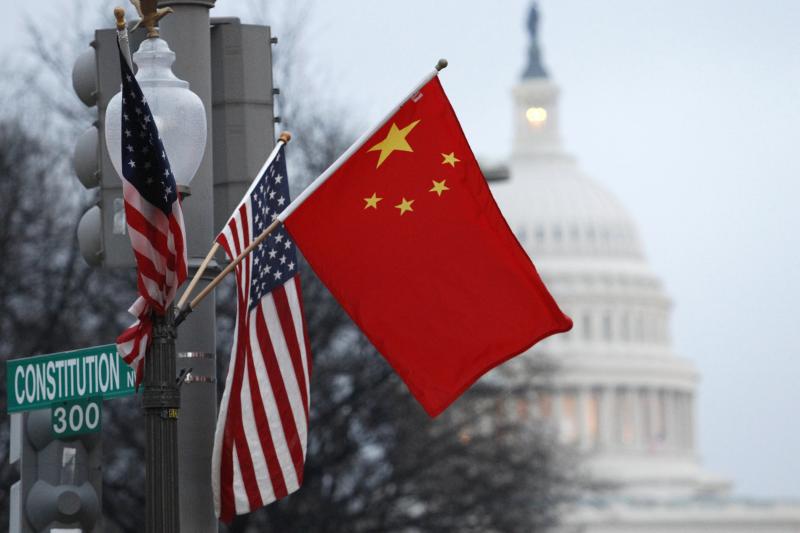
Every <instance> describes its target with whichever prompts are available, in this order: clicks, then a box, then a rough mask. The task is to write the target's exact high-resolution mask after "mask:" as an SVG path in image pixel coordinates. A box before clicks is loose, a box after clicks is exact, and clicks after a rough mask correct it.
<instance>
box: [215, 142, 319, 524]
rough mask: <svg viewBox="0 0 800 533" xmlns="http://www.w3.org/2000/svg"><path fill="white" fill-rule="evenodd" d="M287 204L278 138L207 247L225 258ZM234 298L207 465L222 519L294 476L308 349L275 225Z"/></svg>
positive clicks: (286, 488) (293, 485) (241, 274)
mask: <svg viewBox="0 0 800 533" xmlns="http://www.w3.org/2000/svg"><path fill="white" fill-rule="evenodd" d="M288 204H289V184H288V180H287V174H286V160H285V157H284V143H283V142H279V143H278V146H277V147H276V148H275V150H274V151H273V152H272V154H271V156H270V159H268V160H267V163H265V165H264V167H263V168H262V171H261V173H260V175H259V177H258V178H257V179H256V180H255V182H254V183H253V184H252V185H251V187H250V190H249V191H248V192H247V194H245V197H244V199H243V200H242V202H241V203H240V204H239V206H238V208H237V209H236V211H234V213H233V215H232V216H231V218H230V220H229V221H228V223H227V225H226V226H225V228H224V229H223V230H222V232H221V233H220V234H219V236H218V237H217V242H218V243H219V244H220V246H222V247H223V248H224V249H225V252H226V253H227V254H228V257H229V258H231V259H234V258H235V257H237V256H238V255H239V253H240V252H241V251H242V250H244V249H245V248H246V247H247V246H248V245H250V243H252V242H253V241H254V240H255V239H256V237H258V236H259V235H260V234H261V233H262V232H263V231H264V229H265V228H266V227H267V226H269V225H270V224H271V223H272V221H273V220H274V219H275V218H276V217H277V215H278V213H279V212H280V211H282V210H283V208H284V207H286V206H287V205H288ZM236 293H237V316H236V328H235V331H234V338H233V347H232V349H231V359H230V366H229V368H228V377H227V380H226V383H225V393H224V394H223V396H222V403H221V405H220V413H219V417H218V418H217V430H216V434H215V438H214V453H213V463H212V482H213V487H214V506H215V511H216V513H217V516H219V517H220V518H221V519H222V520H223V521H225V522H230V521H231V520H232V519H233V517H234V515H237V514H243V513H247V512H250V511H252V510H254V509H257V508H259V507H261V506H263V505H267V504H269V503H271V502H273V501H275V500H277V499H279V498H282V497H284V496H286V495H287V494H289V493H291V492H294V491H295V490H297V489H298V488H299V487H300V484H301V483H302V480H303V465H304V463H305V455H306V441H307V434H308V409H309V375H310V371H311V351H310V348H309V343H308V337H307V335H306V328H305V322H304V320H303V310H302V298H301V293H300V278H299V276H298V275H297V252H296V251H295V245H294V243H293V242H292V241H291V239H289V236H288V235H287V233H286V231H285V230H284V229H283V228H281V227H279V228H278V229H276V230H275V231H273V233H272V234H270V236H269V237H268V238H267V239H265V240H264V241H263V242H262V243H261V244H259V245H258V246H257V247H256V248H255V249H254V250H253V252H252V253H251V254H249V255H248V256H247V257H246V258H245V259H244V260H243V261H242V262H241V263H240V264H239V265H238V266H237V267H236Z"/></svg>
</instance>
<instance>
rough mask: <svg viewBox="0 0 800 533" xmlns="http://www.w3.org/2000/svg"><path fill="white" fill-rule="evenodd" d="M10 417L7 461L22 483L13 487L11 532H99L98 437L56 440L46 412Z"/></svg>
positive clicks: (78, 436)
mask: <svg viewBox="0 0 800 533" xmlns="http://www.w3.org/2000/svg"><path fill="white" fill-rule="evenodd" d="M11 417H12V421H11V453H10V462H11V463H12V464H15V463H16V466H17V468H18V470H19V477H20V479H19V481H17V482H16V483H14V485H13V486H12V487H11V510H10V517H9V522H10V523H9V531H10V532H11V533H15V532H18V533H28V532H34V531H35V532H38V531H50V530H51V529H54V528H62V529H67V528H71V529H75V528H80V530H81V531H85V532H100V531H102V530H103V527H102V514H101V501H102V482H103V472H102V460H103V450H102V444H101V438H100V434H99V433H91V434H85V435H76V436H73V437H69V438H68V439H63V440H59V439H57V438H56V437H55V434H54V433H53V420H52V414H51V410H50V409H39V410H36V411H29V412H26V413H14V414H12V415H11Z"/></svg>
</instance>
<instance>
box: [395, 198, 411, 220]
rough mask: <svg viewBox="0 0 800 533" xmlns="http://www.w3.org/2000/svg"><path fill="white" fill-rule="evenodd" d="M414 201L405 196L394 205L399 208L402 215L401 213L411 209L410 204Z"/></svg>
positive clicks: (401, 214)
mask: <svg viewBox="0 0 800 533" xmlns="http://www.w3.org/2000/svg"><path fill="white" fill-rule="evenodd" d="M413 203H414V200H406V199H405V197H404V198H403V201H402V202H400V203H399V204H397V205H396V206H395V207H396V208H397V209H399V210H400V216H403V213H405V212H406V211H413V209H412V208H411V204H413Z"/></svg>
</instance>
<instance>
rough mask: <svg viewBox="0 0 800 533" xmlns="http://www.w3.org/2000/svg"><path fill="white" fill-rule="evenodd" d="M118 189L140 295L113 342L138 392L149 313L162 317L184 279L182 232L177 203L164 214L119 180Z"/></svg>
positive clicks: (131, 187)
mask: <svg viewBox="0 0 800 533" xmlns="http://www.w3.org/2000/svg"><path fill="white" fill-rule="evenodd" d="M122 190H123V197H124V198H125V220H126V223H127V226H128V234H129V235H130V239H131V245H132V247H133V253H134V256H135V257H136V267H137V268H136V271H137V272H136V277H137V285H138V289H139V295H140V296H139V298H137V300H136V301H135V302H134V303H133V305H132V306H131V308H130V309H129V310H128V311H129V312H130V313H131V314H132V315H133V316H135V317H136V318H137V320H136V322H135V323H134V324H133V325H131V326H130V327H129V328H128V329H126V330H125V331H123V332H122V334H121V335H120V336H119V337H118V338H117V351H118V352H119V354H120V355H121V356H122V358H123V359H124V360H125V362H126V363H128V365H130V366H131V367H132V368H133V369H134V371H135V372H136V386H137V387H138V386H139V383H141V381H142V377H143V375H144V366H143V365H142V362H143V361H144V357H145V353H146V352H147V347H148V346H149V343H150V338H151V331H152V319H151V316H150V315H151V311H155V312H156V313H159V314H164V312H165V310H166V309H167V308H168V307H169V305H170V304H171V303H172V300H174V299H175V293H176V292H177V291H178V288H179V287H180V285H181V283H183V281H184V280H185V279H186V276H187V266H186V265H187V262H186V244H185V243H186V230H185V228H184V225H183V212H182V211H181V202H180V200H175V202H174V203H173V204H172V212H171V213H170V214H169V215H165V214H164V212H163V211H161V210H160V209H158V208H157V207H155V206H153V205H152V204H151V203H150V202H148V201H147V200H146V199H144V198H143V197H142V196H141V194H139V191H138V190H136V187H134V186H133V185H131V184H130V182H128V180H125V179H123V180H122Z"/></svg>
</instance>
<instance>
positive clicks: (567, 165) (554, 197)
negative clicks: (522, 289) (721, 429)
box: [492, 77, 727, 497]
mask: <svg viewBox="0 0 800 533" xmlns="http://www.w3.org/2000/svg"><path fill="white" fill-rule="evenodd" d="M558 94H559V91H558V88H557V87H556V86H555V85H554V84H553V83H552V82H551V81H550V80H549V79H547V78H546V77H536V78H526V79H524V80H523V81H522V82H521V83H520V84H519V85H518V86H517V87H515V89H514V100H515V108H514V116H515V117H516V118H515V129H516V131H515V136H514V145H513V149H512V156H511V160H510V163H509V172H508V174H509V178H508V179H507V180H505V181H496V182H493V183H492V192H493V194H494V196H495V199H496V200H497V203H498V206H499V207H500V210H501V211H502V213H503V215H504V216H505V217H506V220H507V221H508V223H509V226H510V227H511V229H512V230H513V231H514V233H515V234H516V235H517V238H518V239H519V241H520V242H521V244H522V245H523V247H524V248H525V250H526V251H527V252H528V254H529V255H530V256H531V258H532V259H533V261H534V263H535V265H536V268H537V270H538V271H539V273H540V274H541V276H542V279H543V280H544V281H545V284H546V285H547V287H548V288H549V290H550V291H551V292H552V294H553V296H554V297H555V299H556V301H557V302H558V303H559V306H560V307H561V308H562V309H563V310H564V312H566V313H567V315H569V316H570V317H572V319H573V322H574V327H573V330H572V331H570V332H569V333H566V334H562V335H556V336H554V337H552V338H550V339H547V340H546V341H544V342H542V343H540V344H538V345H537V346H536V347H534V348H533V349H532V350H531V351H530V353H529V354H527V356H525V357H520V358H517V359H514V360H512V361H510V362H509V363H508V364H506V365H503V366H501V367H500V368H498V372H496V373H494V378H495V379H497V380H498V383H502V384H506V385H508V386H509V387H510V388H512V389H513V388H515V387H517V386H519V385H524V384H525V383H527V384H531V385H533V387H534V388H535V390H536V393H535V394H534V397H532V398H525V399H520V401H522V402H524V403H526V405H528V408H526V409H523V411H522V412H530V413H534V415H533V416H534V417H539V418H540V419H545V420H548V421H549V422H550V423H551V424H552V425H553V426H554V429H555V431H556V432H557V434H558V435H559V437H560V438H561V439H562V441H564V442H565V443H569V444H572V445H574V446H576V447H577V448H578V450H580V451H582V452H584V453H585V454H586V461H585V463H584V466H585V467H586V468H587V469H588V471H589V472H590V474H591V476H592V477H593V478H594V479H595V480H596V481H600V482H601V483H604V484H606V485H607V486H609V487H616V488H617V490H619V491H620V493H622V494H626V493H627V494H638V495H642V494H647V495H651V496H654V497H675V496H678V495H681V496H688V495H691V494H697V493H702V492H706V491H708V492H717V491H724V490H725V488H726V486H727V485H726V482H725V481H724V480H721V479H719V478H716V477H714V476H710V475H708V474H707V473H706V472H704V471H703V470H702V467H701V466H700V464H699V462H698V461H697V456H696V452H695V436H694V396H695V389H696V386H697V373H696V371H695V369H694V366H693V365H692V364H691V363H690V362H689V361H687V360H686V359H683V358H681V357H678V356H676V355H675V353H674V352H673V351H672V347H671V342H670V336H669V319H670V311H671V302H670V300H669V299H668V298H667V296H666V294H665V293H664V289H663V286H662V284H661V281H660V280H659V279H658V277H657V276H656V275H655V274H654V273H653V271H652V270H651V268H650V266H649V265H648V263H647V262H646V260H645V257H644V253H643V250H642V246H641V242H640V240H639V237H638V234H637V231H636V227H635V225H634V223H633V221H632V219H631V217H630V216H629V215H628V213H627V211H626V210H625V208H624V207H623V206H622V205H621V204H620V202H619V201H617V199H616V198H615V197H614V196H613V195H612V194H610V193H609V192H608V191H607V190H606V189H604V188H603V187H602V186H601V185H600V184H598V183H597V182H596V181H594V180H592V179H590V178H589V177H588V176H586V175H585V174H583V172H581V170H580V168H579V167H578V165H577V163H576V162H575V160H574V159H573V158H572V157H570V156H568V155H566V154H565V153H564V151H563V149H562V145H561V139H560V136H559V131H558V116H559V112H558ZM543 362H544V363H545V364H544V368H547V367H548V365H554V366H555V371H553V372H552V373H549V374H543V373H542V368H543V366H542V363H543Z"/></svg>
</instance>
